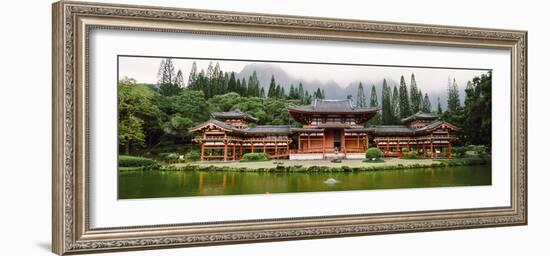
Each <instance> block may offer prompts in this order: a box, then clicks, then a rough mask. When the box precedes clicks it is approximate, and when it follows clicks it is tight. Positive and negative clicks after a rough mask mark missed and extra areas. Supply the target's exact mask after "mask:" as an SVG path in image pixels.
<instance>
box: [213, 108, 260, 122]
mask: <svg viewBox="0 0 550 256" xmlns="http://www.w3.org/2000/svg"><path fill="white" fill-rule="evenodd" d="M212 116H213V117H215V118H219V119H229V118H242V119H248V120H250V121H254V122H257V121H258V118H256V117H253V116H252V115H250V114H247V113H244V112H242V111H241V110H240V109H235V110H233V111H228V112H212Z"/></svg>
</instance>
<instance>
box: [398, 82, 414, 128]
mask: <svg viewBox="0 0 550 256" xmlns="http://www.w3.org/2000/svg"><path fill="white" fill-rule="evenodd" d="M410 115H411V107H410V104H409V93H408V90H407V83H405V78H404V77H403V76H401V82H400V84H399V117H401V118H405V117H408V116H410Z"/></svg>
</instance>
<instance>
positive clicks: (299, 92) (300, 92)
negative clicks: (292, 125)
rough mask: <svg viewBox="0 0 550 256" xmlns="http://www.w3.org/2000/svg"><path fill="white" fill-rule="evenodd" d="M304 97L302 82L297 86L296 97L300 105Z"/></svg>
mask: <svg viewBox="0 0 550 256" xmlns="http://www.w3.org/2000/svg"><path fill="white" fill-rule="evenodd" d="M304 96H305V94H304V86H303V85H302V82H300V84H298V97H299V98H300V100H302V102H301V103H304Z"/></svg>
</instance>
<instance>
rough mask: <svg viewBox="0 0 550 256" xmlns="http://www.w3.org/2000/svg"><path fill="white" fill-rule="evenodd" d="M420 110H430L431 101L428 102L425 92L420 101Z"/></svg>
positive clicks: (427, 111) (426, 111)
mask: <svg viewBox="0 0 550 256" xmlns="http://www.w3.org/2000/svg"><path fill="white" fill-rule="evenodd" d="M422 112H424V113H430V112H432V103H430V98H429V97H428V94H427V93H426V94H425V95H424V100H423V101H422Z"/></svg>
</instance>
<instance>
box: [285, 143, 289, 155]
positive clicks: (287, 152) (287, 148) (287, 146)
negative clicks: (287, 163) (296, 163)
mask: <svg viewBox="0 0 550 256" xmlns="http://www.w3.org/2000/svg"><path fill="white" fill-rule="evenodd" d="M285 154H287V155H290V145H288V142H287V143H286V153H285ZM289 158H290V157H289Z"/></svg>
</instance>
